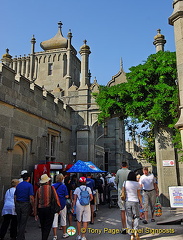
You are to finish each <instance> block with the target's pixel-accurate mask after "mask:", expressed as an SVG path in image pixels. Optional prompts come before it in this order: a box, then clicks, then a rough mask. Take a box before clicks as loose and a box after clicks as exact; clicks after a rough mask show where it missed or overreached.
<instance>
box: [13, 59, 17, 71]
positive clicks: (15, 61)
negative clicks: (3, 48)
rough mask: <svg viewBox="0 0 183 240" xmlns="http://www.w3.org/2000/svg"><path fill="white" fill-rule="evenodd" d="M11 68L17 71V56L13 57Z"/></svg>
mask: <svg viewBox="0 0 183 240" xmlns="http://www.w3.org/2000/svg"><path fill="white" fill-rule="evenodd" d="M13 70H14V71H15V72H17V58H16V56H15V58H14V59H13Z"/></svg>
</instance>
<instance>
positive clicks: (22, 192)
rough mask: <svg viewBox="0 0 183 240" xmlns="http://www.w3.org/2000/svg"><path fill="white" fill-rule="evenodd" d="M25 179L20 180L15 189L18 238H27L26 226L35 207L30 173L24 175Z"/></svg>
mask: <svg viewBox="0 0 183 240" xmlns="http://www.w3.org/2000/svg"><path fill="white" fill-rule="evenodd" d="M22 178H23V181H22V182H20V183H19V184H18V185H17V187H16V190H15V194H14V197H15V211H16V213H17V222H18V229H17V230H18V232H17V240H25V228H26V225H27V220H28V217H29V214H30V213H31V210H32V209H33V207H34V192H33V186H32V184H31V183H29V181H30V175H29V173H24V174H23V175H22Z"/></svg>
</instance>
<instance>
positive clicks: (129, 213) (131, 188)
mask: <svg viewBox="0 0 183 240" xmlns="http://www.w3.org/2000/svg"><path fill="white" fill-rule="evenodd" d="M123 190H124V191H125V192H126V201H125V210H126V218H127V231H128V234H129V235H130V236H131V240H135V239H136V240H139V239H140V237H139V235H138V225H139V217H140V212H139V202H140V205H141V206H142V196H141V193H140V190H141V187H140V184H139V183H138V182H137V179H136V174H135V173H134V172H130V173H129V174H128V177H127V181H124V183H123Z"/></svg>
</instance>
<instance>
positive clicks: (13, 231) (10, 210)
mask: <svg viewBox="0 0 183 240" xmlns="http://www.w3.org/2000/svg"><path fill="white" fill-rule="evenodd" d="M18 184H19V179H12V181H11V188H9V189H8V190H7V191H6V193H5V197H4V205H3V209H2V216H3V222H2V225H1V228H0V240H3V239H4V237H5V235H6V233H7V230H8V227H9V225H10V238H11V240H16V237H17V214H16V212H15V202H14V193H15V188H16V186H17V185H18Z"/></svg>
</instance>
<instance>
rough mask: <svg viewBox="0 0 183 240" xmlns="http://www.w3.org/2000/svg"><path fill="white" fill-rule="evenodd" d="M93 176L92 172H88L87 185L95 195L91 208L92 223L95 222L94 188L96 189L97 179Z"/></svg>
mask: <svg viewBox="0 0 183 240" xmlns="http://www.w3.org/2000/svg"><path fill="white" fill-rule="evenodd" d="M91 177H92V176H91V173H87V178H86V186H87V187H89V188H90V189H91V191H92V195H93V199H92V200H91V202H90V208H91V221H90V224H94V207H95V202H94V189H95V181H94V180H93V179H92V178H91Z"/></svg>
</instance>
